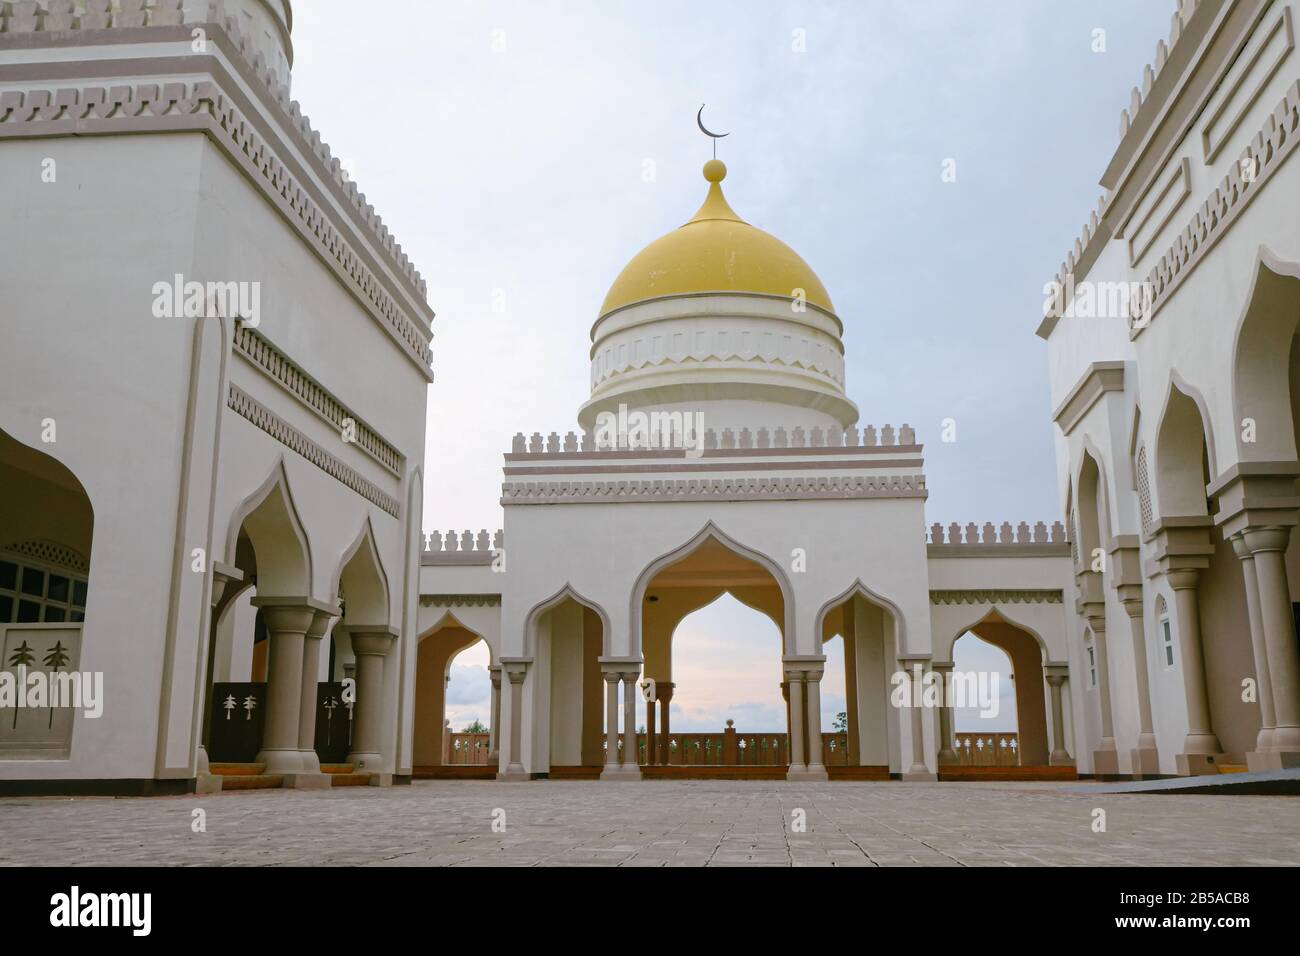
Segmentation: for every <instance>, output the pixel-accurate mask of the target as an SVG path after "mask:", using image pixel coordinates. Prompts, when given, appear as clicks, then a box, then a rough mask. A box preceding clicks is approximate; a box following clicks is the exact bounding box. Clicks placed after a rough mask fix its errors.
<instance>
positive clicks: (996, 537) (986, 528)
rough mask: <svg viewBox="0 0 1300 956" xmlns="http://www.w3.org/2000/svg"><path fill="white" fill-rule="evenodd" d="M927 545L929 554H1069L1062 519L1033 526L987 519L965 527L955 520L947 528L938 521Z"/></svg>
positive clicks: (970, 555) (927, 536)
mask: <svg viewBox="0 0 1300 956" xmlns="http://www.w3.org/2000/svg"><path fill="white" fill-rule="evenodd" d="M926 544H927V545H928V551H929V555H930V557H932V558H934V557H977V556H996V555H1001V556H1005V557H1016V556H1038V557H1047V556H1062V555H1069V553H1070V541H1069V537H1068V535H1067V534H1066V531H1065V525H1063V524H1062V523H1061V522H1059V521H1054V522H1052V524H1051V526H1050V527H1049V526H1048V525H1047V523H1046V522H1043V521H1036V522H1034V524H1033V526H1032V527H1031V526H1030V524H1029V522H1027V521H1021V522H1020V523H1018V524H1016V525H1012V524H1011V522H1010V521H1004V522H1002V523H1001V524H1000V525H995V524H994V523H993V522H992V521H986V522H985V523H984V524H983V525H979V524H976V523H975V522H974V521H971V522H969V523H967V524H966V525H965V526H963V525H960V524H958V523H957V522H955V521H954V522H952V523H951V524H949V525H948V526H947V528H945V527H944V526H943V525H942V524H940V523H938V522H935V523H934V524H932V525H931V526H930V530H929V532H928V533H927V534H926Z"/></svg>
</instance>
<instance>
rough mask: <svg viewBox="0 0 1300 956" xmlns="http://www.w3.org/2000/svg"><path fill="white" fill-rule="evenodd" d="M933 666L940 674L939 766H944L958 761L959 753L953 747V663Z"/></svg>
mask: <svg viewBox="0 0 1300 956" xmlns="http://www.w3.org/2000/svg"><path fill="white" fill-rule="evenodd" d="M932 667H933V669H934V672H935V673H936V674H937V675H939V690H940V693H941V697H940V700H939V766H941V767H942V766H943V765H944V764H946V763H956V762H957V754H956V752H955V751H954V750H953V749H952V734H953V728H955V727H956V725H957V721H956V719H955V715H954V714H953V709H952V699H951V692H950V688H951V686H952V669H953V665H952V664H951V663H947V662H945V663H942V664H934V665H932Z"/></svg>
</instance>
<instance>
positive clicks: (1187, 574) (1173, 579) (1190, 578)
mask: <svg viewBox="0 0 1300 956" xmlns="http://www.w3.org/2000/svg"><path fill="white" fill-rule="evenodd" d="M1199 574H1200V571H1199V569H1196V568H1181V569H1177V570H1170V571H1168V572H1166V577H1167V578H1168V580H1169V586H1170V587H1172V588H1173V589H1174V609H1175V613H1176V614H1177V621H1178V652H1179V655H1180V657H1179V663H1180V664H1181V665H1182V671H1183V693H1184V696H1185V697H1186V699H1187V736H1186V737H1185V738H1184V739H1183V752H1182V753H1180V754H1178V755H1177V763H1178V772H1179V773H1180V774H1183V775H1184V776H1187V775H1191V774H1200V773H1217V772H1218V764H1219V763H1221V762H1222V761H1221V758H1222V757H1223V747H1222V746H1221V745H1220V744H1219V738H1218V736H1216V735H1215V733H1214V726H1213V724H1212V723H1211V722H1210V702H1209V695H1208V693H1207V691H1206V687H1205V658H1204V656H1203V654H1202V652H1201V619H1200V611H1199V609H1198V608H1197V605H1196V583H1197V578H1198V576H1199Z"/></svg>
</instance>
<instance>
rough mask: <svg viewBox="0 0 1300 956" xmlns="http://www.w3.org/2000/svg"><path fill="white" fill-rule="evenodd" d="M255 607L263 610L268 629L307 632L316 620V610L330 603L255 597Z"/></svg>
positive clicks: (298, 632) (289, 598)
mask: <svg viewBox="0 0 1300 956" xmlns="http://www.w3.org/2000/svg"><path fill="white" fill-rule="evenodd" d="M251 603H252V605H253V607H255V608H257V609H258V610H259V611H261V612H262V617H263V618H264V619H265V620H266V628H267V630H268V631H270V632H272V633H275V632H277V631H287V632H289V633H292V634H306V633H307V632H308V631H309V630H310V629H311V627H312V624H313V623H315V620H316V612H317V611H319V610H322V609H324V608H328V607H329V606H330V605H328V604H325V603H324V602H322V601H313V600H312V599H311V598H305V597H303V598H295V597H255V598H253V600H252V602H251Z"/></svg>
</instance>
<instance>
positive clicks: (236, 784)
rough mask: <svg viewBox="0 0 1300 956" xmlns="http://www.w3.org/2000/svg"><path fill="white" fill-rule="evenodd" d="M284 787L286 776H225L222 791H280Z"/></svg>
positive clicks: (261, 774) (270, 774)
mask: <svg viewBox="0 0 1300 956" xmlns="http://www.w3.org/2000/svg"><path fill="white" fill-rule="evenodd" d="M283 786H284V776H283V775H282V774H278V773H259V774H252V775H249V774H235V775H231V776H226V775H223V776H222V779H221V789H222V791H223V792H224V791H226V790H279V789H280V788H281V787H283Z"/></svg>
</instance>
